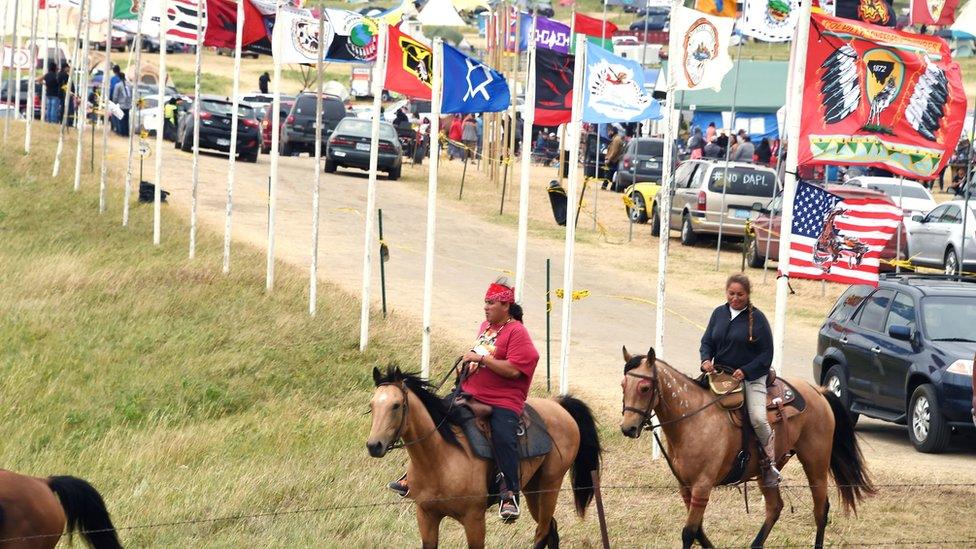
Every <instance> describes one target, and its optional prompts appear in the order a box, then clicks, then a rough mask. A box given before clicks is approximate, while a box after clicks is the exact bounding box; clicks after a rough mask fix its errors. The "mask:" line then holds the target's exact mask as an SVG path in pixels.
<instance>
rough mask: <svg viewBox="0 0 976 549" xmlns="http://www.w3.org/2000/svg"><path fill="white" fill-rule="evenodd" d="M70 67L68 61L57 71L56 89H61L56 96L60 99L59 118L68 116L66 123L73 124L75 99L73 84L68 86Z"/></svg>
mask: <svg viewBox="0 0 976 549" xmlns="http://www.w3.org/2000/svg"><path fill="white" fill-rule="evenodd" d="M70 70H71V67H70V66H68V63H65V64H63V65H61V72H59V73H58V89H60V90H61V92H60V95H59V96H58V97H59V98H60V99H61V111H60V113H61V117H60V118H61V119H62V120H63V119H64V117H65V116H67V118H68V125H69V126H71V125H74V122H75V100H74V91H75V90H74V86H73V85H72V86H70V88H69V83H70V82H71V73H70Z"/></svg>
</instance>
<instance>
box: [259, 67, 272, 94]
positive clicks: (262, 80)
mask: <svg viewBox="0 0 976 549" xmlns="http://www.w3.org/2000/svg"><path fill="white" fill-rule="evenodd" d="M269 82H271V76H269V75H268V71H264V72H263V73H261V76H259V77H258V89H259V90H261V93H268V83H269Z"/></svg>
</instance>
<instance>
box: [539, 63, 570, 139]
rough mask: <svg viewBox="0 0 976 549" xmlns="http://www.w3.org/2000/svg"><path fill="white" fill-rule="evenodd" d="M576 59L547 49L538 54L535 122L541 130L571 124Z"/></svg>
mask: <svg viewBox="0 0 976 549" xmlns="http://www.w3.org/2000/svg"><path fill="white" fill-rule="evenodd" d="M575 59H576V58H575V57H573V56H572V55H568V54H565V53H559V52H556V51H553V50H549V49H546V48H538V49H536V50H535V120H533V123H534V124H538V125H539V126H557V125H559V124H565V123H567V122H569V119H570V117H571V114H572V108H573V64H574V62H575Z"/></svg>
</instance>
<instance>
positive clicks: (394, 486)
mask: <svg viewBox="0 0 976 549" xmlns="http://www.w3.org/2000/svg"><path fill="white" fill-rule="evenodd" d="M406 480H407V474H406V473H404V474H403V476H402V477H400V478H398V479H396V480H394V481H392V482H390V483H389V484H387V485H386V487H387V488H389V489H390V490H393V492H394V493H396V495H398V496H400V497H401V498H405V497H407V496H408V495H409V494H410V485H409V484H407V482H406Z"/></svg>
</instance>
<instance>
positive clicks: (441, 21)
mask: <svg viewBox="0 0 976 549" xmlns="http://www.w3.org/2000/svg"><path fill="white" fill-rule="evenodd" d="M417 20H418V21H420V23H421V24H423V25H430V26H434V27H466V26H468V24H467V23H465V22H464V19H461V16H460V15H458V12H457V10H456V9H454V6H453V5H452V4H451V0H428V1H427V4H426V5H425V6H424V9H422V10H420V14H419V15H418V16H417Z"/></svg>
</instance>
